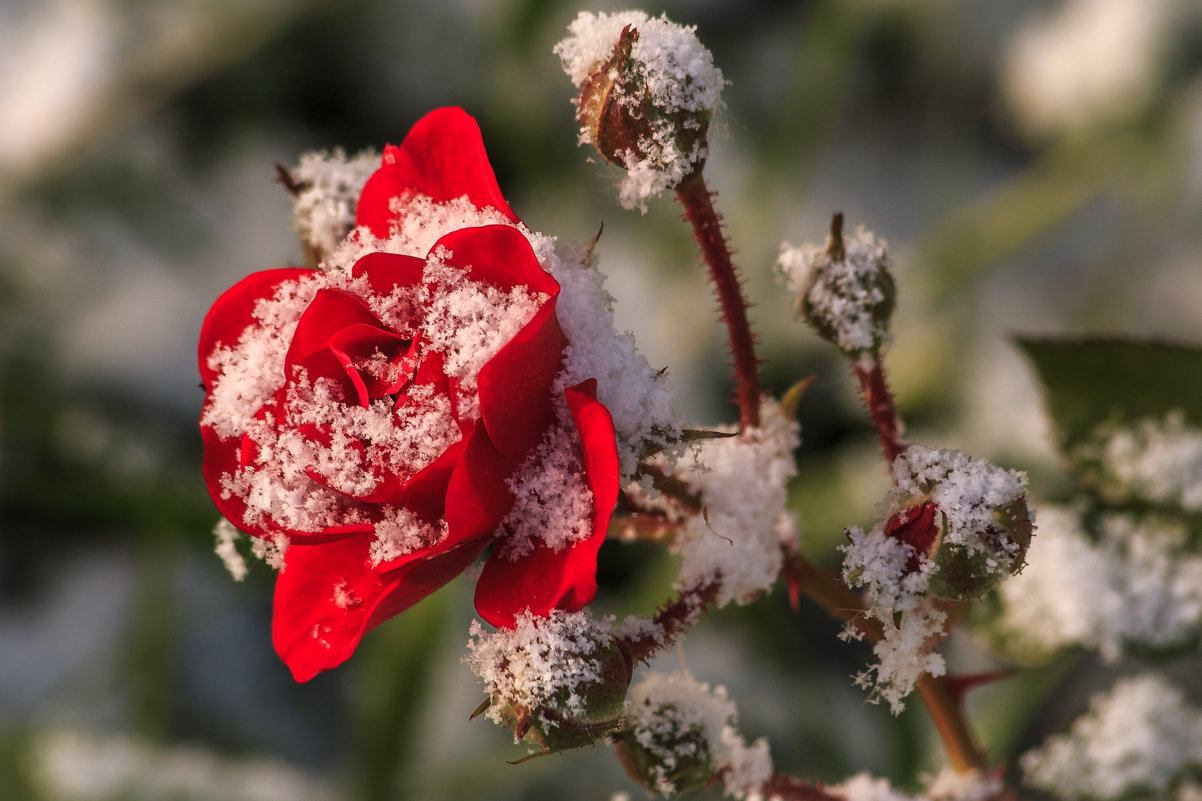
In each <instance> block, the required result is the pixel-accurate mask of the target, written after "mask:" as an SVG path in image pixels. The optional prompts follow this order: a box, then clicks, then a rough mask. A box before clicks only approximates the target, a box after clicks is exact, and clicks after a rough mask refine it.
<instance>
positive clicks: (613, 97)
mask: <svg viewBox="0 0 1202 801" xmlns="http://www.w3.org/2000/svg"><path fill="white" fill-rule="evenodd" d="M568 31H569V35H568V37H567V38H566V39H564V40H563V41H561V42H560V43H559V44H557V45H556V46H555V53H556V54H557V55H558V56H559V57H560V59H561V60H562V62H563V67H564V71H565V72H567V74H568V77H569V78H571V79H572V83H574V84H575V85H576V87H577V89H579V90H580V94H579V95H578V96H577V97H576V98H575V99H574V100H573V103H574V104H575V106H576V118H577V121H578V122H579V123H580V142H581V144H591V145H593V146H594V147H596V149H597V152H599V153H600V154H601V156H602V157H603V158H604V159H605V160H606V161H609V162H611V163H613V164H616V165H618V166H620V167H623V168H624V169H625V170H626V171H627V177H626V179H625V181H624V182H623V184H622V189H621V197H620V199H621V202H622V205H623V206H625V207H626V208H634V207H636V206H638V207H640V208H645V206H646V202H647V200H649V199H650V198H652V197H655V196H657V195H658V194H659V193H660V192H662V191H663V190H665V189H671V188H673V187H676V186H678V185H679V184H680V183H681V182H682V181H684V180H685V179H686V178H688V177H689V176H690V175H692V174H693V173H695V172H696V171H697V170H699V169H700V168H701V165H702V164H704V162H705V158H706V156H707V155H708V150H707V147H706V137H707V134H708V132H709V128H710V122H711V121H712V119H713V115H714V111H715V110H716V109H717V108H718V107H719V106H720V105H721V99H720V95H721V90H722V85H723V83H724V81H723V79H722V73H721V71H720V70H718V68H717V67H715V66H714V64H713V57H712V56H711V55H710V52H709V51H708V50H706V49H705V47H703V46H702V45H701V43H700V42H699V41H698V39H697V36H696V33H695V29H694V28H686V27H682V26H680V25H676V24H674V23H672V22H669V21H668V19H667V17H660V18H658V19H653V18H649V17H648V16H647V15H646V14H644V13H642V12H639V11H628V12H620V13H616V14H604V13H601V14H595V15H594V14H590V13H588V12H583V13H581V14H580V16H578V17H577V18H576V20H575V21H574V22H573V23H572V24H571V25H570V26H569V28H568Z"/></svg>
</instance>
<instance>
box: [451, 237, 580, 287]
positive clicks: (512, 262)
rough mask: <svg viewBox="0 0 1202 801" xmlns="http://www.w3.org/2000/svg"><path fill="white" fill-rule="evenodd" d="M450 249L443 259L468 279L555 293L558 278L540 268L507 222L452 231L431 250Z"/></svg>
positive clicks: (524, 238) (527, 244)
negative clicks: (505, 223)
mask: <svg viewBox="0 0 1202 801" xmlns="http://www.w3.org/2000/svg"><path fill="white" fill-rule="evenodd" d="M440 248H445V249H446V250H448V251H450V254H451V255H450V256H448V257H447V259H446V263H447V265H448V266H451V267H456V268H458V269H459V270H461V271H463V274H464V276H465V277H467V278H468V280H470V281H477V282H480V283H484V284H490V285H492V286H495V287H496V288H497V289H502V290H505V291H509V290H510V289H513V288H515V287H525V288H526V289H529V290H530V291H531V292H534V293H539V294H545V295H550V296H551V297H555V296H557V295H558V294H559V282H558V281H556V280H555V278H554V277H552V275H551V274H550V273H549V272H547V271H546V270H544V269H543V266H542V265H541V264H539V261H538V257H537V256H536V255H534V249H533V248H531V247H530V240H528V239H527V238H526V237H525V236H524V235H523V234H522V232H521V231H519V230H517V229H516V228H513V227H511V226H508V225H484V226H481V227H479V228H461V229H459V230H458V231H452V232H451V233H449V234H447V235H446V236H444V237H442V238H441V239H439V240H438V241H437V242H435V243H434V247H432V248H431V249H430V252H431V253H434V252H435V251H437V250H439V249H440Z"/></svg>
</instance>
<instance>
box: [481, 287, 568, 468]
mask: <svg viewBox="0 0 1202 801" xmlns="http://www.w3.org/2000/svg"><path fill="white" fill-rule="evenodd" d="M566 346H567V338H566V337H564V335H563V330H562V329H561V328H560V327H559V320H558V319H557V318H556V317H555V300H554V298H552V299H551V300H550V301H549V302H548V303H547V304H546V305H545V306H543V307H542V308H541V309H539V310H538V312H537V313H535V315H534V317H533V318H532V319H531V320H530V322H529V323H527V324H526V326H525V327H524V328H523V329H522V330H521V331H519V332H518V333H517V335H515V336H514V338H513V339H511V340H509V342H508V343H506V345H505V347H503V348H501V350H500V351H498V352H497V355H496V356H493V357H492V358H491V359H489V360H488V363H487V364H485V365H484V367H482V368H481V369H480V376H479V378H478V379H477V382H476V386H477V392H478V394H479V396H480V416H481V418H482V419H483V420H484V425H485V427H486V428H487V429H488V435H489V437H490V438H491V439H492V441H493V443H494V444H495V445H496V447H497V449H498V450H500V451H501V452H502V453H504V454H505V455H506V456H507V457H509V458H511V459H513V460H514V461H517V460H520V459H522V458H523V457H524V456H525V455H526V454H527V453H529V452H530V449H531V448H533V447H534V446H536V445H538V443H539V441H540V440H541V439H542V437H543V434H545V433H546V431H547V429H548V428H550V427H551V426H552V425H554V423H555V405H554V404H553V403H552V401H551V385H552V383H553V382H554V380H555V376H557V375H559V371H560V370H561V369H563V350H564V348H565V347H566Z"/></svg>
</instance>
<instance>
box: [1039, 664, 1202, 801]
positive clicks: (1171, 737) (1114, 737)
mask: <svg viewBox="0 0 1202 801" xmlns="http://www.w3.org/2000/svg"><path fill="white" fill-rule="evenodd" d="M1019 764H1020V765H1021V767H1022V770H1023V776H1024V778H1025V780H1026V783H1027V784H1028V785H1029V786H1031V787H1034V788H1037V789H1039V790H1043V791H1045V792H1048V793H1051V794H1052V795H1054V796H1056V797H1058V798H1061V799H1064V800H1065V801H1075V799H1086V798H1120V797H1125V796H1128V795H1133V794H1136V793H1143V794H1157V795H1159V794H1162V793H1164V792H1165V791H1166V790H1168V789H1169V788H1170V787H1171V786H1172V785H1173V783H1174V782H1175V781H1176V780H1177V779H1178V778H1179V777H1181V775H1182V774H1183V773H1184V772H1185V771H1187V770H1190V769H1197V767H1198V766H1199V765H1202V711H1199V710H1198V709H1197V708H1196V707H1194V706H1193V705H1191V704H1189V703H1188V702H1187V701H1186V698H1185V695H1184V694H1183V693H1182V692H1181V691H1180V690H1178V689H1177V688H1176V687H1174V686H1172V685H1171V684H1169V683H1168V682H1167V681H1166V680H1165V679H1164V678H1162V677H1161V676H1159V675H1157V674H1153V673H1146V674H1141V675H1138V676H1134V677H1130V678H1126V679H1123V680H1121V681H1119V682H1118V683H1117V684H1115V685H1114V687H1113V688H1111V689H1110V690H1109V691H1108V692H1106V693H1102V694H1099V695H1097V696H1095V697H1094V699H1093V700H1092V701H1091V702H1090V705H1089V711H1088V712H1086V714H1085V715H1083V716H1082V717H1080V718H1078V719H1077V720H1076V721H1075V722H1074V723H1073V725H1072V727H1071V728H1070V729H1069V730H1068V732H1066V733H1064V734H1057V735H1053V736H1052V737H1049V738H1048V739H1047V740H1046V741H1044V743H1043V745H1041V746H1040V747H1039V748H1037V749H1035V750H1034V751H1030V752H1028V753H1026V754H1024V755H1023V756H1022V758H1021V759H1020V761H1019Z"/></svg>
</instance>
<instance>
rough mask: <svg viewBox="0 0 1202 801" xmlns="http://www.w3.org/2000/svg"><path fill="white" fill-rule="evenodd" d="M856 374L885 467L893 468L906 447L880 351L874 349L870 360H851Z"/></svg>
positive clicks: (890, 469) (891, 470)
mask: <svg viewBox="0 0 1202 801" xmlns="http://www.w3.org/2000/svg"><path fill="white" fill-rule="evenodd" d="M852 367H853V368H854V369H855V372H856V378H857V379H859V381H860V395H861V396H862V397H863V399H864V406H865V407H867V409H868V414H870V415H871V416H872V422H873V423H874V424H876V433H877V436H878V437H880V440H881V450H882V451H883V452H884V455H885V461H886V462H888V464H889V471H890V472H893V462H894V460H895V459H897V457H898V455H899V454H901V452H902V451H904V450H905V449H906V443H905V440H903V439H902V424H901V419H900V418H899V417H898V416H897V407H896V406H894V404H893V393H892V392H890V391H889V385H888V384H887V383H886V382H885V367H884V365H883V364H882V362H881V353H880V351H874V352H873V354H872V362H871V364H870V365H868V366H865V365H864V363H863V362H862V361H855V362H852Z"/></svg>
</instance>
